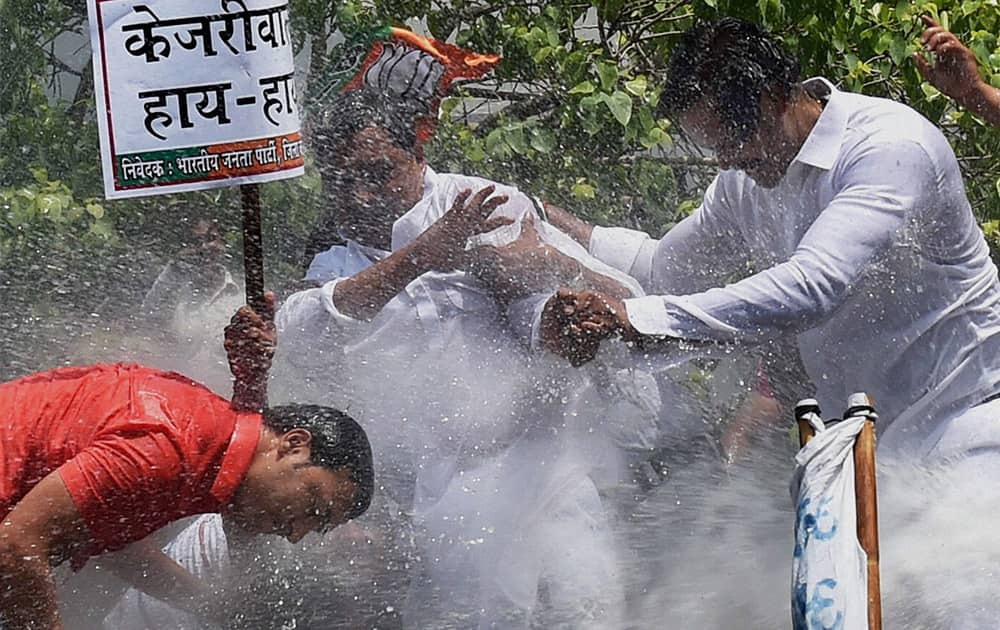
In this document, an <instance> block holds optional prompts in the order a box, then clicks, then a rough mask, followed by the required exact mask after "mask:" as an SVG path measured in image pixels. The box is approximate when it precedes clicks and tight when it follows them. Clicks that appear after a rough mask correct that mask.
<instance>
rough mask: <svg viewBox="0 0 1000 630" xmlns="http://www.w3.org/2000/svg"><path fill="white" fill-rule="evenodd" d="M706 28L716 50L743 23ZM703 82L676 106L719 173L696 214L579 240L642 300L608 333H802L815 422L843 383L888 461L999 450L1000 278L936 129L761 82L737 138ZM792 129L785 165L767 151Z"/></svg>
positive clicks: (839, 402)
mask: <svg viewBox="0 0 1000 630" xmlns="http://www.w3.org/2000/svg"><path fill="white" fill-rule="evenodd" d="M716 24H717V25H716V26H715V27H713V28H716V31H717V33H718V34H717V35H713V36H714V37H716V40H715V41H716V42H717V43H716V44H715V46H717V47H723V48H724V47H725V45H726V44H725V41H727V40H726V39H725V37H727V36H728V35H729V33H728V31H729V30H733V31H735V30H738V29H744V30H745V28H746V24H745V23H739V22H738V21H737V20H731V19H728V18H727V19H726V20H722V21H720V22H718V23H716ZM734 24H736V26H735V27H734V26H733V25H734ZM741 25H742V26H741ZM727 29H728V30H727ZM748 33H749V31H748ZM757 37H759V34H756V33H750V34H746V33H741V35H740V36H739V41H747V40H753V39H754V38H757ZM692 39H695V38H692ZM702 39H703V41H712V40H711V39H710V38H709V36H702ZM729 41H736V36H735V35H734V36H733V38H732V39H731V40H729ZM718 42H722V43H718ZM740 50H742V49H740ZM771 50H772V49H771V48H767V49H766V51H767V52H765V53H762V55H763V56H766V55H771V54H773V53H772V52H771ZM722 54H725V53H722ZM733 54H734V55H735V54H736V52H734V53H733ZM740 54H743V53H742V52H741V53H740ZM691 55H692V53H690V52H689V56H691ZM709 63H714V62H709ZM757 63H758V65H757V66H756V67H757V68H758V69H759V68H760V67H768V63H769V62H768V61H767V60H766V58H765V60H764V61H761V60H757ZM775 63H776V62H775ZM691 65H692V66H693V67H694V66H697V67H700V68H704V67H706V64H705V63H700V64H699V63H694V64H691ZM772 65H773V64H772ZM796 71H797V69H796ZM690 72H691V73H693V74H695V75H697V73H698V72H699V70H698V69H697V68H696V69H694V70H691V71H690ZM748 72H749V71H748ZM709 84H710V82H707V81H703V84H702V88H701V89H703V90H705V92H706V94H705V95H704V96H700V97H695V98H696V100H695V102H694V104H691V105H689V107H688V108H687V109H682V113H680V114H679V116H680V119H681V122H682V124H684V126H685V128H687V129H689V130H690V132H691V134H692V135H693V136H695V137H696V138H697V137H698V135H699V132H700V131H702V129H699V127H702V128H708V129H709V132H707V134H706V135H707V136H713V134H714V136H715V137H710V138H709V141H708V142H707V143H706V144H708V145H710V146H712V147H713V148H714V149H715V150H716V152H717V154H718V156H719V159H720V162H721V163H722V166H723V167H724V168H725V169H728V170H723V171H722V172H720V173H719V175H718V176H717V177H716V178H715V181H713V182H712V184H711V185H710V186H709V188H708V190H707V191H706V193H705V196H704V200H703V202H702V204H701V206H700V207H699V208H698V209H697V210H696V211H695V212H694V213H693V214H692V215H691V216H690V217H688V218H687V219H685V220H684V221H682V222H681V223H679V224H678V225H677V226H676V227H675V228H674V229H672V230H671V231H670V232H668V233H667V234H666V235H665V236H663V237H662V238H658V239H657V238H651V237H649V236H648V235H646V234H644V233H641V232H637V231H633V230H628V229H622V228H601V227H596V228H593V232H592V234H591V235H590V238H589V251H590V253H591V254H593V255H594V256H596V257H597V258H599V259H600V260H603V261H604V262H607V263H608V264H610V265H612V266H614V267H616V268H618V269H621V270H622V271H625V272H627V273H629V274H630V275H632V276H633V277H635V278H636V279H638V280H639V282H640V283H641V284H642V285H643V288H644V289H645V290H646V293H647V295H646V296H645V297H640V298H633V299H626V300H624V305H623V306H624V313H625V314H626V318H619V322H618V324H616V326H618V325H620V326H622V327H624V328H625V329H627V328H631V329H632V330H631V331H629V332H635V333H638V334H639V335H640V336H663V337H668V338H683V339H693V340H718V341H724V342H741V341H749V342H754V341H758V340H760V339H764V338H769V337H774V336H777V335H780V334H782V333H785V332H796V333H797V337H798V343H799V347H800V350H801V354H802V360H803V363H804V365H805V368H806V370H807V372H808V374H809V376H810V378H811V379H812V380H813V382H814V384H815V386H816V392H817V398H818V399H819V400H820V403H821V405H822V407H823V409H824V412H826V413H839V412H841V411H842V410H843V407H844V404H845V401H846V400H847V396H848V395H849V394H850V393H852V392H855V391H865V392H868V393H870V394H871V395H872V396H873V398H874V400H875V402H876V405H877V408H878V411H879V414H880V420H879V428H880V438H881V441H880V448H881V449H882V452H883V453H886V454H889V453H906V454H911V455H912V454H916V455H919V456H927V455H931V454H934V455H935V456H942V457H954V456H959V455H961V454H963V453H964V452H966V451H969V450H971V449H981V448H982V447H984V446H985V447H993V448H997V447H1000V413H997V412H1000V408H998V407H997V404H996V403H990V402H987V400H988V399H989V398H990V397H991V396H992V395H994V394H995V393H997V392H998V391H1000V310H998V306H1000V285H998V282H997V269H996V267H995V266H994V265H993V263H992V262H991V260H990V256H989V250H988V248H987V245H986V242H985V240H984V237H983V234H982V232H981V231H980V230H979V227H978V225H977V224H976V220H975V218H974V216H973V214H972V210H971V208H970V206H969V202H968V200H967V199H966V196H965V190H964V187H963V184H962V178H961V174H960V171H959V166H958V162H957V161H956V159H955V155H954V153H953V152H952V150H951V147H950V146H949V145H948V142H947V140H946V139H945V138H944V136H943V135H942V134H941V132H940V131H939V130H938V129H937V128H936V127H935V126H934V125H932V124H931V123H930V122H929V121H928V120H926V119H925V118H923V117H922V116H920V115H919V114H918V113H916V112H915V111H913V110H912V109H910V108H909V107H906V106H905V105H902V104H899V103H896V102H893V101H890V100H886V99H881V98H872V97H868V96H863V95H859V94H851V93H848V92H842V91H840V90H837V89H836V88H835V87H834V86H833V85H832V84H831V83H830V82H829V81H827V80H826V79H822V78H817V79H810V80H808V81H805V82H802V83H797V82H795V81H794V80H793V81H791V82H790V86H789V88H788V89H789V93H788V95H786V96H785V97H779V96H774V94H780V90H778V89H777V88H776V87H773V86H771V87H767V86H765V88H764V90H765V91H764V92H762V93H760V92H759V94H763V96H761V104H760V106H759V112H760V113H759V114H758V115H759V118H760V122H759V123H758V125H759V126H760V127H761V128H763V129H759V130H758V133H757V134H756V135H752V134H751V135H748V136H747V137H745V138H743V139H740V140H739V141H738V142H736V141H731V140H729V139H727V136H726V135H725V134H724V133H722V132H720V131H718V130H719V129H720V128H722V127H723V123H725V120H724V115H723V114H720V113H718V112H716V111H714V110H713V109H712V107H711V103H713V102H714V101H713V100H712V99H713V98H721V97H715V96H713V94H714V93H713V92H712V91H711V88H710V87H708V85H709ZM769 89H770V90H772V92H768V91H767V90H769ZM699 98H700V99H701V100H697V99H699ZM782 99H784V100H782ZM796 112H805V114H804V115H801V116H798V117H796V115H797V114H796ZM810 112H814V114H812V117H810V115H809V113H810ZM709 117H714V119H712V120H709ZM720 118H722V119H723V122H722V123H720V122H719V119H720ZM706 120H709V122H707V123H706ZM713 125H714V131H713ZM810 125H811V126H810ZM789 129H791V130H793V131H789ZM796 132H798V133H799V134H800V135H799V138H800V140H799V141H798V142H794V141H790V144H791V149H792V151H791V152H790V153H789V159H788V161H787V165H785V163H784V162H782V160H781V159H780V155H779V156H778V157H775V155H774V152H776V151H778V150H780V149H772V148H771V147H773V146H776V145H781V143H782V139H783V138H784V137H785V136H788V137H790V138H791V139H792V140H794V138H795V137H796V136H795V133H796ZM719 136H721V137H722V139H719ZM786 144H789V143H786ZM775 165H777V168H775ZM768 166H771V167H772V168H771V170H770V171H768V170H767V167H768ZM782 166H783V167H784V170H782ZM747 269H754V270H758V271H757V273H754V274H752V275H749V276H746V270H747ZM740 276H745V277H743V279H741V280H736V281H734V282H732V284H727V285H723V284H722V283H723V282H725V281H726V280H729V279H731V278H734V277H736V278H738V277H740ZM615 306H616V304H615V303H614V301H613V300H612V301H611V308H615ZM617 312H618V313H619V314H621V312H622V309H618V311H617ZM984 402H985V403H986V404H983V403H984ZM984 417H989V418H990V420H989V422H983V419H984ZM989 427H992V428H989Z"/></svg>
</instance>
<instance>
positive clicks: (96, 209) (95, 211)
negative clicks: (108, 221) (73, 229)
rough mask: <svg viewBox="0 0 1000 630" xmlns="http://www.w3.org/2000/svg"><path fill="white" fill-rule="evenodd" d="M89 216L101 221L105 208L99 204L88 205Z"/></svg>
mask: <svg viewBox="0 0 1000 630" xmlns="http://www.w3.org/2000/svg"><path fill="white" fill-rule="evenodd" d="M86 210H87V214H89V215H90V216H92V217H94V218H95V219H100V218H102V217H103V216H104V206H102V205H101V204H99V203H88V204H87V206H86Z"/></svg>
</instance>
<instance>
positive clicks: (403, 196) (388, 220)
mask: <svg viewBox="0 0 1000 630" xmlns="http://www.w3.org/2000/svg"><path fill="white" fill-rule="evenodd" d="M332 166H333V169H331V170H329V171H327V172H328V173H332V174H333V176H332V177H329V178H328V184H329V194H330V195H331V197H332V201H333V202H334V204H335V207H336V208H337V215H338V216H337V219H338V223H339V227H340V228H341V229H342V230H344V231H346V232H347V233H348V235H349V236H352V237H353V236H356V235H369V236H370V235H372V234H383V233H384V235H385V236H387V233H388V231H389V230H391V228H392V224H393V222H394V221H395V220H396V219H398V218H399V217H400V216H402V215H403V214H405V213H406V212H407V211H408V210H409V209H410V208H412V207H413V206H414V205H415V204H416V203H417V202H418V201H419V200H420V197H421V195H422V193H423V171H424V165H423V162H422V161H420V160H418V159H417V158H416V157H415V156H413V155H411V154H410V153H408V152H406V151H404V150H403V149H401V148H400V147H398V146H396V145H395V144H394V143H393V142H392V139H391V138H390V136H389V134H388V133H387V132H386V131H385V130H384V129H381V128H378V127H366V128H365V129H362V130H361V131H359V132H358V133H357V134H356V135H355V136H354V138H352V139H351V140H348V141H347V142H345V143H344V144H343V145H342V146H341V154H340V155H338V156H337V158H336V160H335V163H334V164H333V165H332Z"/></svg>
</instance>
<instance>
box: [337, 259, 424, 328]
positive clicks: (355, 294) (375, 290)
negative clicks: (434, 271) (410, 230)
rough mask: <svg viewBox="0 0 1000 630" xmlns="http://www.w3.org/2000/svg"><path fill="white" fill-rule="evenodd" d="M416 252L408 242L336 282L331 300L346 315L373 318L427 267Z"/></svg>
mask: <svg viewBox="0 0 1000 630" xmlns="http://www.w3.org/2000/svg"><path fill="white" fill-rule="evenodd" d="M418 253H419V250H418V249H417V248H415V247H414V246H413V245H412V244H411V245H408V246H407V247H404V248H402V249H400V250H399V251H397V252H395V253H393V254H392V255H390V256H389V257H387V258H384V259H383V260H380V261H379V262H377V263H375V264H374V265H372V266H371V267H368V268H367V269H365V270H363V271H360V272H358V273H356V274H355V275H353V276H352V277H350V278H348V279H346V280H343V281H342V282H339V283H337V286H336V288H335V289H334V291H333V303H334V304H336V305H337V309H338V310H339V311H340V312H341V313H343V314H344V315H347V316H348V317H353V318H354V319H360V320H364V321H369V320H371V319H373V318H374V317H375V316H376V315H378V314H379V311H381V310H382V308H383V307H384V306H385V305H386V304H387V303H388V302H389V300H391V299H392V298H394V297H396V295H398V294H399V293H400V292H401V291H402V290H403V289H405V288H406V285H408V284H410V283H411V282H413V281H414V280H416V279H417V278H418V277H419V276H421V275H423V274H424V273H425V272H427V271H429V270H430V269H429V266H428V265H426V264H423V263H421V262H420V256H419V255H418Z"/></svg>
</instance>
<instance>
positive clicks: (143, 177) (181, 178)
mask: <svg viewBox="0 0 1000 630" xmlns="http://www.w3.org/2000/svg"><path fill="white" fill-rule="evenodd" d="M88 10H89V13H90V33H91V43H92V46H93V55H94V85H95V93H96V96H97V112H98V122H99V127H100V133H101V155H102V161H103V167H104V192H105V196H106V197H107V198H109V199H112V198H122V197H136V196H142V195H155V194H165V193H172V192H182V191H189V190H199V189H204V188H217V187H220V186H232V185H235V184H245V183H249V182H264V181H272V180H276V179H283V178H287V177H294V176H297V175H301V174H302V172H303V153H302V138H301V135H300V129H299V112H298V107H297V104H296V101H295V78H294V65H293V59H292V57H293V52H292V38H291V32H290V31H289V23H288V22H289V19H288V0H88Z"/></svg>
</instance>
